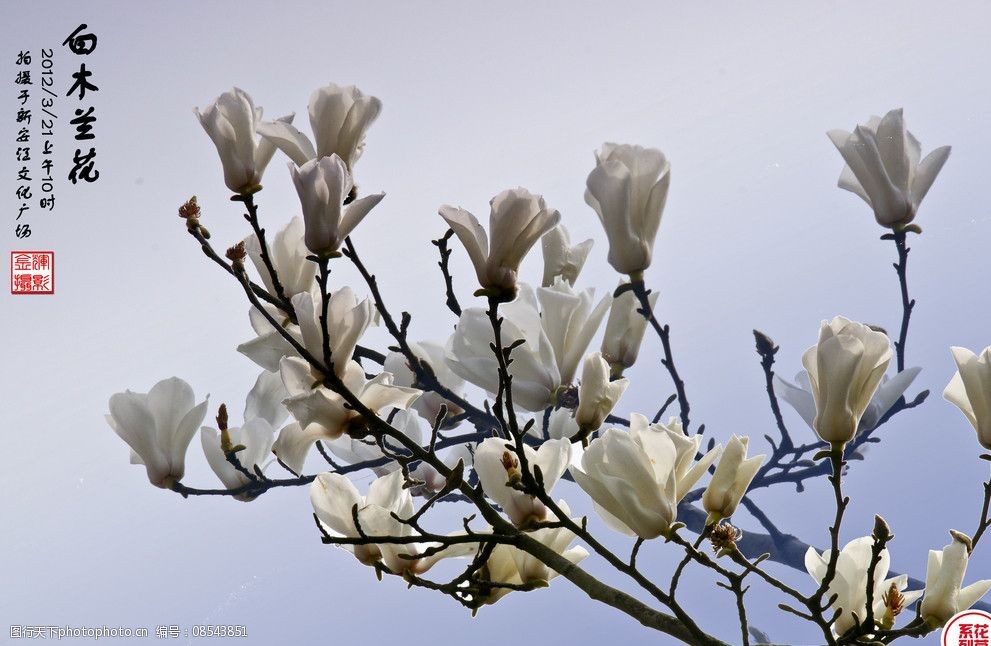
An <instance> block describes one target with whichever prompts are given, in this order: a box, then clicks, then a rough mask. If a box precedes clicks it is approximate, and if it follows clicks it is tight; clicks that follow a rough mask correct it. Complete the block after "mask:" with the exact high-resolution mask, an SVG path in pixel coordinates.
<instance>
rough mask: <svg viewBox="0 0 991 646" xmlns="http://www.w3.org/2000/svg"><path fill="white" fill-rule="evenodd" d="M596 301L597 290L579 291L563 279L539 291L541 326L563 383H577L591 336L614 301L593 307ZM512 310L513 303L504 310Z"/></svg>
mask: <svg viewBox="0 0 991 646" xmlns="http://www.w3.org/2000/svg"><path fill="white" fill-rule="evenodd" d="M594 299H595V290H594V289H585V290H582V291H580V292H576V291H575V289H574V287H572V286H571V285H570V284H569V283H567V282H565V281H564V280H562V279H558V280H557V282H555V283H554V285H553V286H551V287H540V288H538V289H537V300H538V301H540V324H541V326H543V328H544V331H545V332H547V338H548V339H549V340H550V342H551V347H552V348H553V349H554V359H555V361H556V362H557V369H558V372H559V373H560V375H561V383H562V384H570V383H572V382H573V381H574V380H575V372H576V371H577V370H578V362H580V361H581V359H582V356H584V354H585V351H586V350H587V349H588V346H589V343H591V342H592V337H593V336H595V333H596V332H598V331H599V326H600V325H602V319H603V318H605V316H606V311H607V310H608V309H609V303H610V302H611V301H612V297H611V296H609V295H608V294H607V295H606V296H604V297H603V298H602V299H601V300H600V301H599V302H598V304H597V305H596V306H595V307H594V308H593V307H592V302H593V301H594ZM513 307H514V304H513V303H510V304H508V305H505V306H503V308H502V309H503V311H506V310H512V309H513Z"/></svg>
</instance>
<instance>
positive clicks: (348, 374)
mask: <svg viewBox="0 0 991 646" xmlns="http://www.w3.org/2000/svg"><path fill="white" fill-rule="evenodd" d="M345 368H346V369H345V371H344V374H343V375H342V376H341V380H342V382H343V383H344V387H345V388H347V389H348V390H349V391H350V392H352V393H354V395H355V396H356V397H357V398H358V399H359V400H360V401H361V403H362V404H363V405H364V406H365V407H366V408H368V409H369V410H370V411H371V412H372V413H376V414H377V413H378V412H379V411H380V410H385V411H388V410H390V409H392V408H399V409H403V410H407V409H409V407H410V406H411V405H412V404H413V402H414V401H415V400H416V398H417V397H419V396H420V391H419V390H416V389H415V388H401V387H398V386H393V385H392V375H391V374H389V373H387V372H383V373H381V374H379V375H377V376H375V377H374V378H373V379H371V380H367V381H366V379H365V371H364V369H362V367H361V365H359V364H358V362H356V361H348V362H347V363H346V364H345ZM281 372H282V382H283V384H284V385H285V387H286V391H287V392H288V393H289V397H287V398H286V399H285V401H284V402H283V403H284V404H285V406H286V408H287V409H289V412H290V413H292V415H293V417H294V418H296V421H297V422H298V423H297V424H290V425H289V426H287V427H285V428H284V429H282V431H281V432H280V433H279V438H278V439H277V440H276V441H275V444H274V445H273V446H272V451H273V452H274V453H275V454H276V455H277V456H278V457H279V459H280V460H281V461H282V462H283V464H285V465H286V466H287V467H289V468H290V469H291V470H292V471H293V472H294V473H297V474H299V473H302V471H303V463H304V462H305V461H306V456H307V454H308V453H309V451H310V448H311V447H312V446H313V444H314V442H316V441H317V440H336V439H337V438H339V437H341V436H342V435H344V434H345V433H348V432H354V433H356V434H357V435H362V434H363V433H364V430H365V427H366V425H367V424H368V422H369V420H366V419H364V418H362V416H361V414H360V413H358V411H356V410H354V409H353V408H351V407H350V406H349V405H348V404H347V402H346V401H345V399H344V397H343V396H341V395H340V394H339V393H336V392H334V391H333V390H330V389H329V388H326V387H324V386H322V385H319V382H317V383H315V382H314V379H313V372H312V370H311V369H310V365H309V364H308V363H307V362H305V361H303V360H302V359H299V358H297V357H286V358H285V359H283V360H282V371H281Z"/></svg>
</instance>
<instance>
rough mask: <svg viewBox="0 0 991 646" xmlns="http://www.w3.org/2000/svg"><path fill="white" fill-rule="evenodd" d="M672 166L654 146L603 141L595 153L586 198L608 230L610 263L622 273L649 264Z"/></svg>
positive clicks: (639, 270) (635, 271) (637, 270)
mask: <svg viewBox="0 0 991 646" xmlns="http://www.w3.org/2000/svg"><path fill="white" fill-rule="evenodd" d="M670 170H671V167H670V165H669V164H668V160H667V159H665V158H664V153H662V152H661V151H659V150H656V149H654V148H642V147H640V146H629V145H625V144H624V145H620V144H612V143H606V144H602V148H601V149H600V150H599V151H598V152H597V153H596V154H595V169H594V170H593V171H592V172H591V173H589V175H588V180H587V182H586V185H587V187H588V188H587V190H586V191H585V202H586V203H587V204H588V205H589V206H591V207H592V208H593V209H595V212H596V213H598V215H599V220H601V221H602V226H603V227H604V228H605V230H606V237H608V238H609V264H610V265H612V266H613V268H614V269H615V270H616V271H618V272H620V273H622V274H630V275H631V276H638V275H640V274H641V273H642V272H643V270H644V269H646V268H647V267H649V266H650V260H651V254H652V251H653V248H654V238H656V237H657V230H658V228H659V227H660V226H661V214H662V212H663V211H664V203H665V202H666V201H667V197H668V185H669V183H670V181H671V173H670Z"/></svg>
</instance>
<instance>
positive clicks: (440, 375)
mask: <svg viewBox="0 0 991 646" xmlns="http://www.w3.org/2000/svg"><path fill="white" fill-rule="evenodd" d="M409 345H410V349H411V350H412V351H413V354H414V355H415V356H416V357H417V358H418V359H420V361H422V362H425V363H426V364H427V365H428V366H430V370H431V371H433V373H434V376H435V377H436V378H437V381H439V382H440V384H441V385H442V386H444V387H445V388H447V389H448V390H450V391H451V392H452V393H454V394H455V395H458V396H463V395H464V392H465V382H464V379H462V378H461V377H459V376H458V375H456V374H454V372H453V371H452V370H451V368H450V366H448V365H447V361H446V359H445V358H444V346H442V345H440V344H439V343H434V342H433V341H420V342H417V343H410V344H409ZM382 368H383V369H384V370H385V371H386V372H391V373H392V377H393V379H394V380H395V384H396V385H397V386H416V385H417V384H416V383H415V382H416V375H415V374H414V373H413V371H412V370H411V369H410V366H409V362H407V361H406V357H405V355H403V354H402V353H401V352H390V353H389V354H387V355H386V357H385V363H384V364H383V366H382ZM414 406H416V410H417V411H419V413H420V414H421V415H423V416H424V417H425V418H426V419H427V421H429V422H431V423H433V421H434V420H436V419H437V416H438V415H439V414H440V409H441V406H446V407H447V415H448V417H453V416H455V415H459V414H461V413H462V412H463V411H462V410H461V409H460V408H459V407H458V406H456V405H455V404H453V403H451V402H449V401H448V400H446V399H444V397H442V396H441V395H440V394H438V393H436V392H433V391H430V392H425V393H423V396H422V397H420V398H419V399H417V400H416V404H414Z"/></svg>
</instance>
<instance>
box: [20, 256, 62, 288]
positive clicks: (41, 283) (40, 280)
mask: <svg viewBox="0 0 991 646" xmlns="http://www.w3.org/2000/svg"><path fill="white" fill-rule="evenodd" d="M10 293H11V294H54V293H55V252H54V251H11V252H10Z"/></svg>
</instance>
